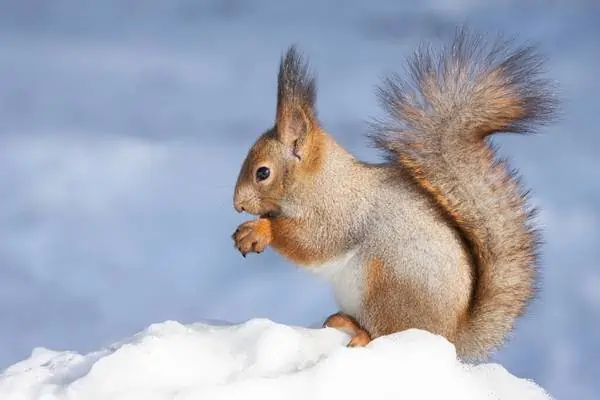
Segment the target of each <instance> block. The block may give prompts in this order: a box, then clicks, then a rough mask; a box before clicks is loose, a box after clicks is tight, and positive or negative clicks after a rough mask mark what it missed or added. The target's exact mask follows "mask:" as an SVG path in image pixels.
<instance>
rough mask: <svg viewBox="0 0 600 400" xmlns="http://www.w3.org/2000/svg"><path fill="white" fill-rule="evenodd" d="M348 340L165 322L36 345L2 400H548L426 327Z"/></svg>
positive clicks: (11, 373)
mask: <svg viewBox="0 0 600 400" xmlns="http://www.w3.org/2000/svg"><path fill="white" fill-rule="evenodd" d="M347 340H348V336H347V335H346V334H344V333H342V332H340V331H337V330H334V329H331V328H327V329H309V328H299V327H291V326H287V325H282V324H277V323H274V322H272V321H270V320H266V319H253V320H250V321H248V322H246V323H244V324H240V325H230V326H226V325H224V326H216V325H207V324H200V323H197V324H191V325H182V324H180V323H178V322H173V321H167V322H163V323H160V324H154V325H151V326H150V327H149V328H147V329H146V330H144V331H143V332H140V333H138V334H137V335H134V336H133V337H131V338H129V339H126V340H124V341H121V342H119V343H116V344H114V345H111V346H109V347H107V348H105V349H102V350H100V351H97V352H93V353H90V354H86V355H80V354H77V353H75V352H71V351H64V352H58V351H52V350H48V349H44V348H37V349H35V350H33V352H32V354H31V356H30V357H29V358H28V359H26V360H24V361H21V362H19V363H17V364H14V365H13V366H11V367H9V368H8V369H6V370H5V371H4V372H3V373H2V374H0V399H2V400H29V399H36V400H59V399H82V400H95V399H103V400H109V399H110V400H112V399H115V400H116V399H128V400H136V399H143V400H159V399H160V400H163V399H178V400H187V399H190V400H191V399H241V398H244V399H254V398H260V399H261V400H268V399H278V400H279V399H302V400H307V399H311V400H312V399H328V400H331V399H344V400H348V399H371V398H372V399H461V400H468V399H507V400H509V399H510V400H513V399H520V400H537V399H549V396H548V395H547V394H546V392H545V391H544V390H543V389H541V388H540V387H538V386H537V385H536V384H535V383H533V382H531V381H528V380H525V379H520V378H517V377H515V376H513V375H511V374H510V373H509V372H507V371H506V370H505V369H504V368H503V367H502V366H500V365H498V364H482V365H478V366H472V365H466V364H462V363H461V362H459V361H458V360H457V359H456V353H455V350H454V346H452V345H451V344H450V343H449V342H448V341H446V340H445V339H443V338H441V337H439V336H436V335H433V334H430V333H428V332H425V331H420V330H409V331H405V332H401V333H397V334H394V335H390V336H385V337H381V338H378V339H376V340H374V341H373V342H371V343H370V344H369V345H368V346H367V347H365V348H347V347H345V343H346V342H347Z"/></svg>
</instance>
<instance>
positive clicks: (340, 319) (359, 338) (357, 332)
mask: <svg viewBox="0 0 600 400" xmlns="http://www.w3.org/2000/svg"><path fill="white" fill-rule="evenodd" d="M323 326H328V327H330V328H336V329H341V330H345V331H347V332H348V333H349V334H350V335H351V336H352V339H350V342H349V343H348V347H362V346H366V345H367V344H369V342H370V341H371V336H370V335H369V333H368V332H367V331H366V330H364V329H363V328H362V327H361V326H360V325H359V323H358V322H357V321H356V319H354V318H352V317H351V316H349V315H348V314H344V313H341V312H339V313H335V314H333V315H331V316H330V317H329V318H327V319H326V320H325V322H324V323H323Z"/></svg>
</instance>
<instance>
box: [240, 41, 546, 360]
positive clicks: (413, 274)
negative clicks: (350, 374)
mask: <svg viewBox="0 0 600 400" xmlns="http://www.w3.org/2000/svg"><path fill="white" fill-rule="evenodd" d="M407 65H408V68H407V71H408V75H409V76H408V78H406V79H403V78H402V77H401V76H399V75H394V76H391V77H388V78H386V79H385V80H384V82H383V84H382V85H380V86H379V87H378V89H377V93H378V97H379V100H380V103H381V105H382V107H383V109H384V111H385V112H386V117H384V118H383V119H380V120H377V121H375V122H374V123H373V124H372V125H373V132H371V134H370V136H371V137H372V138H373V139H374V143H375V144H376V145H377V146H378V147H379V148H381V149H382V150H383V151H384V153H385V155H386V156H387V157H386V160H385V162H382V163H379V164H370V163H366V162H363V161H360V160H358V159H356V158H355V157H353V156H352V155H351V154H350V153H349V152H347V151H346V150H345V149H343V148H342V147H341V146H340V145H339V144H338V143H336V141H335V139H334V138H333V137H332V136H330V135H329V134H328V133H327V132H325V130H324V129H323V127H322V126H321V124H320V123H319V120H318V118H317V112H316V109H315V98H316V84H315V78H314V75H313V73H312V70H311V68H310V66H309V64H308V62H307V61H306V59H305V58H304V57H303V56H302V55H301V54H300V53H299V52H298V50H297V49H296V48H295V47H294V46H292V47H290V49H289V50H288V51H287V53H286V54H285V55H284V56H283V57H282V59H281V63H280V68H279V74H278V89H277V108H276V118H275V123H274V126H273V127H272V128H271V129H269V130H268V131H266V132H265V133H264V134H262V135H261V136H260V137H259V138H258V140H257V141H256V142H255V144H254V145H253V146H252V148H251V149H250V151H249V153H248V155H247V158H246V159H245V161H244V163H243V165H242V167H241V171H240V173H239V177H238V180H237V184H236V187H235V194H234V207H235V209H236V210H237V211H238V212H242V211H245V212H247V213H250V214H252V215H255V216H257V217H258V218H257V219H255V220H252V221H248V222H245V223H243V224H241V225H240V226H239V227H238V229H237V230H236V231H235V233H234V234H233V239H234V242H235V245H236V246H237V248H238V249H239V251H240V252H241V253H242V254H243V255H244V256H246V254H247V253H250V252H256V253H261V252H262V251H263V250H264V249H265V248H266V247H268V246H271V247H272V248H273V249H275V250H276V251H277V252H278V253H280V254H281V255H283V256H284V257H286V258H287V259H288V260H290V261H292V262H294V263H296V264H298V265H300V266H302V267H304V268H305V269H307V270H309V271H311V272H314V273H315V274H318V275H321V276H323V277H325V278H326V279H327V280H329V281H330V282H331V283H332V285H333V289H334V293H335V296H336V299H337V302H338V304H339V307H340V312H339V313H336V314H334V315H332V316H330V317H329V318H328V319H327V320H326V321H325V323H324V325H325V326H330V327H334V328H343V329H345V330H347V331H349V332H350V333H351V334H352V338H351V340H350V342H349V346H364V345H366V344H367V343H369V341H370V340H372V339H373V338H376V337H378V336H381V335H387V334H391V333H394V332H398V331H402V330H405V329H410V328H418V329H423V330H427V331H430V332H433V333H436V334H439V335H442V336H444V337H446V338H447V339H448V340H449V341H451V342H452V343H454V344H455V346H456V349H457V353H458V355H459V356H460V357H462V358H465V359H483V358H486V357H487V356H489V353H490V352H491V351H492V350H495V349H497V348H498V347H499V346H500V345H501V344H502V343H503V342H504V340H505V339H506V337H507V335H508V333H509V332H510V331H511V330H512V328H513V324H514V322H515V319H516V318H517V317H518V316H520V315H522V314H523V313H524V311H525V309H526V307H527V305H528V304H529V302H530V300H531V299H532V297H533V295H534V293H535V286H536V268H537V263H538V257H537V252H538V243H539V240H538V239H539V233H538V231H537V230H536V228H535V226H534V223H533V218H532V217H533V209H532V208H531V207H530V206H529V205H528V204H527V194H526V192H525V191H524V189H523V188H522V187H521V184H520V183H519V178H518V177H517V176H516V173H515V172H514V171H512V170H510V169H509V168H508V166H507V164H506V161H504V160H498V159H497V158H496V155H495V153H496V150H495V149H494V148H493V147H492V146H491V145H490V143H489V138H488V137H489V136H490V135H492V134H494V133H499V132H512V133H526V132H533V131H535V129H536V128H537V127H538V126H540V125H543V124H544V123H547V122H550V121H552V120H553V116H554V112H555V111H556V109H557V107H556V106H557V102H556V100H555V96H554V93H553V90H552V85H551V84H550V81H548V80H546V79H544V78H543V77H542V76H541V73H540V67H542V66H543V64H542V62H541V61H540V58H539V57H538V56H537V53H536V49H535V48H534V47H531V46H514V47H513V43H511V42H509V41H495V42H494V43H492V44H489V43H487V42H486V41H485V40H484V38H483V37H481V36H479V35H476V34H473V33H471V32H469V31H468V30H466V29H459V30H458V31H457V33H456V35H455V36H454V37H453V38H452V40H451V41H450V42H449V43H448V44H446V45H445V46H442V48H441V49H439V50H438V51H433V50H432V48H431V47H430V46H421V47H420V49H419V50H418V51H417V52H416V53H415V54H414V55H413V56H412V58H410V59H409V61H408V64H407Z"/></svg>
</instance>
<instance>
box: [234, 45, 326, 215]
mask: <svg viewBox="0 0 600 400" xmlns="http://www.w3.org/2000/svg"><path fill="white" fill-rule="evenodd" d="M315 92H316V89H315V78H314V76H313V75H312V74H311V73H310V71H309V66H308V63H307V62H305V61H304V60H303V58H302V57H301V56H300V55H299V54H298V52H297V51H296V48H295V47H294V46H292V47H291V48H290V49H289V50H288V51H287V53H286V54H285V56H284V57H283V58H282V60H281V63H280V67H279V75H278V81H277V113H276V118H275V126H274V127H273V128H271V129H270V130H269V131H267V132H265V133H264V134H263V135H261V136H260V138H259V139H258V140H257V141H256V142H255V143H254V145H253V146H252V148H251V149H250V151H249V153H248V156H247V157H246V159H245V161H244V163H243V165H242V168H241V171H240V174H239V176H238V179H237V183H236V187H235V195H234V201H233V202H234V207H235V209H236V210H237V211H239V212H242V211H246V212H248V213H250V214H254V215H258V216H270V217H273V216H277V215H279V214H281V213H282V203H283V202H284V201H285V199H284V194H289V192H290V185H291V184H292V182H297V181H298V180H299V177H298V174H302V173H306V171H307V170H310V169H313V170H314V168H311V167H314V165H315V163H316V162H317V161H318V160H316V159H315V158H316V154H317V153H318V152H314V151H311V150H312V148H313V147H314V145H315V142H316V141H318V139H317V138H316V137H317V136H319V135H320V134H321V132H320V129H319V124H318V121H317V118H316V112H315ZM317 158H318V157H317Z"/></svg>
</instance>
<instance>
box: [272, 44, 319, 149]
mask: <svg viewBox="0 0 600 400" xmlns="http://www.w3.org/2000/svg"><path fill="white" fill-rule="evenodd" d="M315 98H316V79H315V76H314V74H313V73H312V71H311V70H310V66H309V64H308V62H307V61H306V60H305V59H304V58H303V57H302V55H301V54H300V53H299V52H298V51H297V49H296V46H291V47H290V48H289V49H288V51H287V52H286V54H285V56H283V57H282V59H281V63H280V65H279V75H278V79H277V115H276V120H275V124H276V128H277V136H278V138H279V140H281V142H283V143H284V144H293V143H294V142H298V141H299V142H301V141H302V140H303V139H304V137H305V136H306V135H307V134H308V133H310V131H311V130H312V129H314V127H315V126H316V123H317V118H316V111H315Z"/></svg>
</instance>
